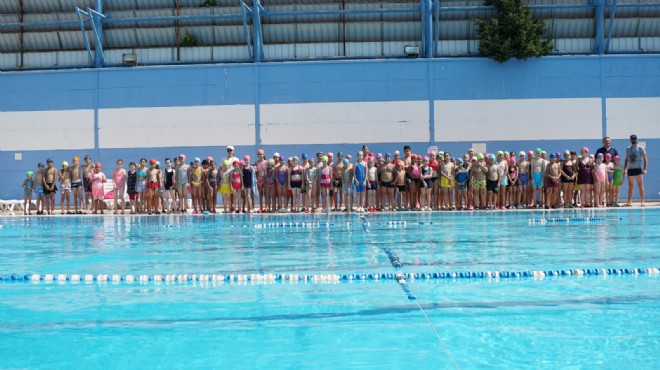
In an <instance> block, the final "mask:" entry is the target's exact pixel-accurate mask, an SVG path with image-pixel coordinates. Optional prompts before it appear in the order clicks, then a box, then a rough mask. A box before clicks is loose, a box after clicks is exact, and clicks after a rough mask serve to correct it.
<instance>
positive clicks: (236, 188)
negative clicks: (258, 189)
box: [230, 160, 243, 213]
mask: <svg viewBox="0 0 660 370" xmlns="http://www.w3.org/2000/svg"><path fill="white" fill-rule="evenodd" d="M230 181H231V190H232V193H233V194H234V202H235V203H234V204H232V211H234V210H236V213H240V212H241V209H240V207H241V189H243V173H242V170H241V167H240V162H239V161H237V160H234V167H233V169H232V170H231V176H230Z"/></svg>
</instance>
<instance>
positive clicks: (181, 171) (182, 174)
mask: <svg viewBox="0 0 660 370" xmlns="http://www.w3.org/2000/svg"><path fill="white" fill-rule="evenodd" d="M174 170H175V171H176V192H177V193H178V194H179V205H178V207H177V211H178V212H180V213H186V212H187V208H188V191H189V182H188V181H189V180H190V167H189V166H188V165H187V164H186V156H185V154H179V161H178V164H177V166H176V167H175V169H174Z"/></svg>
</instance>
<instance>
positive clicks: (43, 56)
mask: <svg viewBox="0 0 660 370" xmlns="http://www.w3.org/2000/svg"><path fill="white" fill-rule="evenodd" d="M56 65H57V53H56V52H54V51H51V52H47V53H24V54H23V66H22V67H23V68H48V67H54V66H56Z"/></svg>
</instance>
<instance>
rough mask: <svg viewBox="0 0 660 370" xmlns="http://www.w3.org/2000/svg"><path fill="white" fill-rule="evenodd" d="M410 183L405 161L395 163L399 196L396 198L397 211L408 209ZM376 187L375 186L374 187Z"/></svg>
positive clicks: (395, 180)
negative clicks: (404, 164)
mask: <svg viewBox="0 0 660 370" xmlns="http://www.w3.org/2000/svg"><path fill="white" fill-rule="evenodd" d="M409 181H410V179H409V176H408V172H407V171H406V170H405V169H404V168H403V161H402V160H397V161H396V162H395V163H394V186H395V187H396V189H397V191H398V193H399V196H398V197H397V198H396V206H395V208H394V209H395V210H397V211H404V210H407V208H406V202H407V200H406V195H407V193H406V188H407V187H408V182H409ZM374 186H375V185H374Z"/></svg>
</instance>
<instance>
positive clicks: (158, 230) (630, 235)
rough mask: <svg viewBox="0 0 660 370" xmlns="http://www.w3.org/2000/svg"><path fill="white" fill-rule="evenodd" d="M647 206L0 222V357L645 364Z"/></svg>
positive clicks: (654, 324) (142, 363)
mask: <svg viewBox="0 0 660 370" xmlns="http://www.w3.org/2000/svg"><path fill="white" fill-rule="evenodd" d="M658 216H660V210H659V209H645V210H632V209H626V210H607V211H572V212H569V211H560V212H543V211H538V212H510V213H499V212H485V213H474V214H470V213H458V212H455V213H451V212H447V213H405V214H389V215H368V216H367V218H366V219H363V220H361V219H360V218H359V217H358V216H346V215H335V216H330V217H326V216H324V215H316V216H299V215H285V216H252V217H250V216H245V215H232V216H217V217H213V216H208V217H206V216H196V217H193V216H160V217H126V218H123V217H98V218H93V217H72V218H67V217H58V218H0V224H1V225H2V229H1V230H0V235H1V238H2V244H3V246H2V248H0V274H2V276H3V277H4V278H5V279H6V278H9V276H10V275H9V274H11V273H16V274H18V275H14V277H15V278H17V277H18V276H20V277H21V278H23V277H24V276H25V275H28V276H29V277H30V278H31V276H30V274H38V277H37V278H36V279H35V281H34V282H32V281H28V282H18V281H16V280H14V281H2V282H0V353H3V354H10V355H9V356H6V355H3V361H2V365H0V367H3V368H16V367H29V368H33V367H44V366H47V367H58V368H62V367H83V368H107V367H112V368H151V367H168V368H170V367H174V368H182V367H185V368H209V367H211V368H213V367H219V368H266V367H268V368H275V369H279V368H283V369H289V368H333V369H334V368H346V369H360V368H370V369H371V368H452V367H454V364H453V361H455V362H456V364H458V365H459V366H460V367H461V368H484V367H494V368H501V367H512V366H513V367H530V368H538V367H541V366H550V367H588V366H589V367H591V366H595V367H598V368H622V367H629V366H630V365H631V363H633V361H634V363H635V366H636V367H640V368H654V367H657V365H658V364H660V354H659V353H660V340H659V339H660V329H659V328H660V325H659V324H660V319H659V316H658V314H657V312H658V309H659V308H660V303H659V300H660V294H658V289H657V287H658V279H660V277H659V276H658V275H656V274H648V273H646V270H644V271H642V272H644V273H641V274H634V273H632V270H631V269H632V268H656V267H660V263H659V262H660V257H658V253H657V240H658V238H659V237H660V227H658V226H659V224H660V217H658ZM566 217H570V218H574V217H579V218H589V217H597V218H598V219H604V220H603V221H600V222H596V221H592V222H590V223H586V222H576V221H574V220H573V221H572V222H569V223H566V222H559V221H558V222H554V223H553V222H550V223H545V224H538V223H537V224H530V223H529V222H528V220H529V219H530V218H542V219H545V220H548V219H551V218H566ZM388 252H389V254H388ZM393 256H395V258H393ZM397 258H398V260H399V261H400V262H401V265H402V266H401V268H400V269H397V268H395V267H394V266H393V263H392V260H394V261H395V262H396V259H397ZM601 269H604V271H601ZM619 269H620V270H619ZM625 269H628V272H626V271H625ZM608 270H609V273H608ZM397 271H399V272H402V273H405V274H406V275H405V283H403V284H399V283H400V282H401V281H399V282H397V277H396V276H395V274H396V272H397ZM489 271H490V272H495V271H497V272H501V274H498V275H499V277H497V278H496V277H495V273H492V274H491V275H490V276H491V277H490V278H489V277H487V272H489ZM533 271H544V272H546V273H544V275H546V276H545V277H540V276H539V275H538V274H536V276H525V275H526V274H525V273H527V272H530V274H528V275H532V274H531V272H533ZM578 271H580V272H581V273H580V275H581V276H577V275H578ZM427 273H428V274H430V275H429V276H428V277H429V278H426V275H425V274H427ZM481 273H485V274H483V275H482V274H481ZM518 273H520V276H515V275H516V274H518ZM592 273H593V274H592ZM595 273H598V275H594V274H595ZM44 274H52V276H50V277H49V278H52V279H53V280H54V281H52V282H45V281H43V280H44V276H49V275H44ZM60 274H62V275H66V276H61V277H60V276H59V275H60ZM74 274H79V277H76V278H74V276H76V275H74ZM99 274H101V278H100V280H104V281H99V276H98V275H99ZM103 274H107V275H108V276H107V277H103ZM183 274H186V275H185V276H184V275H183ZM411 274H412V276H411ZM415 274H417V277H416V278H415ZM433 274H435V275H433ZM505 274H506V275H505ZM555 274H556V275H558V276H550V275H555ZM562 274H563V275H562ZM87 275H89V276H91V277H93V278H90V280H89V281H85V276H87ZM113 275H117V279H118V280H124V281H120V282H113V281H112V280H113ZM127 276H131V277H134V278H135V281H133V282H127V281H126V280H127ZM141 276H142V277H145V279H144V281H142V282H141V281H139V279H140V277H141ZM468 276H469V277H468ZM506 276H509V277H506ZM157 277H160V278H162V279H163V280H167V279H171V280H173V281H162V282H156V281H154V278H157ZM376 277H378V278H376ZM78 279H80V281H77V280H78ZM106 279H107V280H106ZM214 279H215V280H214ZM248 279H249V280H248ZM58 280H61V281H58ZM72 280H75V281H72ZM402 288H404V289H402ZM410 296H412V297H414V298H415V299H410V298H411V297H410ZM425 315H426V316H425ZM436 332H437V334H438V335H437V336H436ZM443 346H444V347H443ZM450 356H451V357H450ZM452 358H453V361H452Z"/></svg>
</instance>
